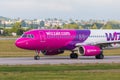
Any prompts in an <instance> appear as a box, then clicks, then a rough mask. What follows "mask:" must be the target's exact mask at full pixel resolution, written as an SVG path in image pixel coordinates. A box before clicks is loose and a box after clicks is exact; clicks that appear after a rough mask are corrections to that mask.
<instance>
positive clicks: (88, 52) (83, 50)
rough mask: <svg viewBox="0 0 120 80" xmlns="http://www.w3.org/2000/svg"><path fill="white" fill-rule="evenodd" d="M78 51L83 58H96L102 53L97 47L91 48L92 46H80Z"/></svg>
mask: <svg viewBox="0 0 120 80" xmlns="http://www.w3.org/2000/svg"><path fill="white" fill-rule="evenodd" d="M78 51H79V53H80V54H82V55H83V56H96V55H99V54H100V53H101V52H102V50H101V49H100V47H99V46H93V45H86V46H81V47H79V50H78Z"/></svg>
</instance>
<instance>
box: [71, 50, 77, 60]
mask: <svg viewBox="0 0 120 80" xmlns="http://www.w3.org/2000/svg"><path fill="white" fill-rule="evenodd" d="M70 58H71V59H77V58H78V54H77V53H74V51H72V53H71V54H70Z"/></svg>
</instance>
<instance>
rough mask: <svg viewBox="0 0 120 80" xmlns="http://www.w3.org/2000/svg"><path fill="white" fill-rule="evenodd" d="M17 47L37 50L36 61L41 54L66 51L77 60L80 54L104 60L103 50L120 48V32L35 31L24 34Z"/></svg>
mask: <svg viewBox="0 0 120 80" xmlns="http://www.w3.org/2000/svg"><path fill="white" fill-rule="evenodd" d="M15 45H16V46H17V47H19V48H22V49H27V50H35V52H36V55H35V56H34V59H35V60H39V59H40V56H39V54H40V53H43V54H44V55H57V54H62V53H64V51H65V50H69V51H71V53H70V58H71V59H77V58H78V53H79V54H81V55H83V56H95V58H96V59H104V54H103V50H105V49H114V48H120V30H77V29H73V30H67V29H65V30H64V29H51V30H49V29H41V30H40V29H39V30H37V29H35V30H29V31H27V32H24V33H23V35H22V36H21V37H20V38H18V39H17V40H16V41H15ZM75 51H77V53H75Z"/></svg>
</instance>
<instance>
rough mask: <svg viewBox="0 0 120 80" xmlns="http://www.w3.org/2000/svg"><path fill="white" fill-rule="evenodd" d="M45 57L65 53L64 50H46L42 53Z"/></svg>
mask: <svg viewBox="0 0 120 80" xmlns="http://www.w3.org/2000/svg"><path fill="white" fill-rule="evenodd" d="M41 52H42V53H43V54H44V55H57V54H62V53H64V50H48V51H47V50H44V51H41Z"/></svg>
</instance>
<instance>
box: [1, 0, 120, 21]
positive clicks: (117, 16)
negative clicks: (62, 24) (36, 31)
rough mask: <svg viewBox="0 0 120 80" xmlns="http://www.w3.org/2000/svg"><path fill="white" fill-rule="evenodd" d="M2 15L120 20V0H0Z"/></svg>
mask: <svg viewBox="0 0 120 80" xmlns="http://www.w3.org/2000/svg"><path fill="white" fill-rule="evenodd" d="M0 16H5V17H10V18H17V17H20V18H23V19H35V18H37V19H45V18H60V19H70V18H72V19H78V20H80V19H83V20H85V19H87V20H88V19H105V20H108V19H114V20H120V0H0Z"/></svg>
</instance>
